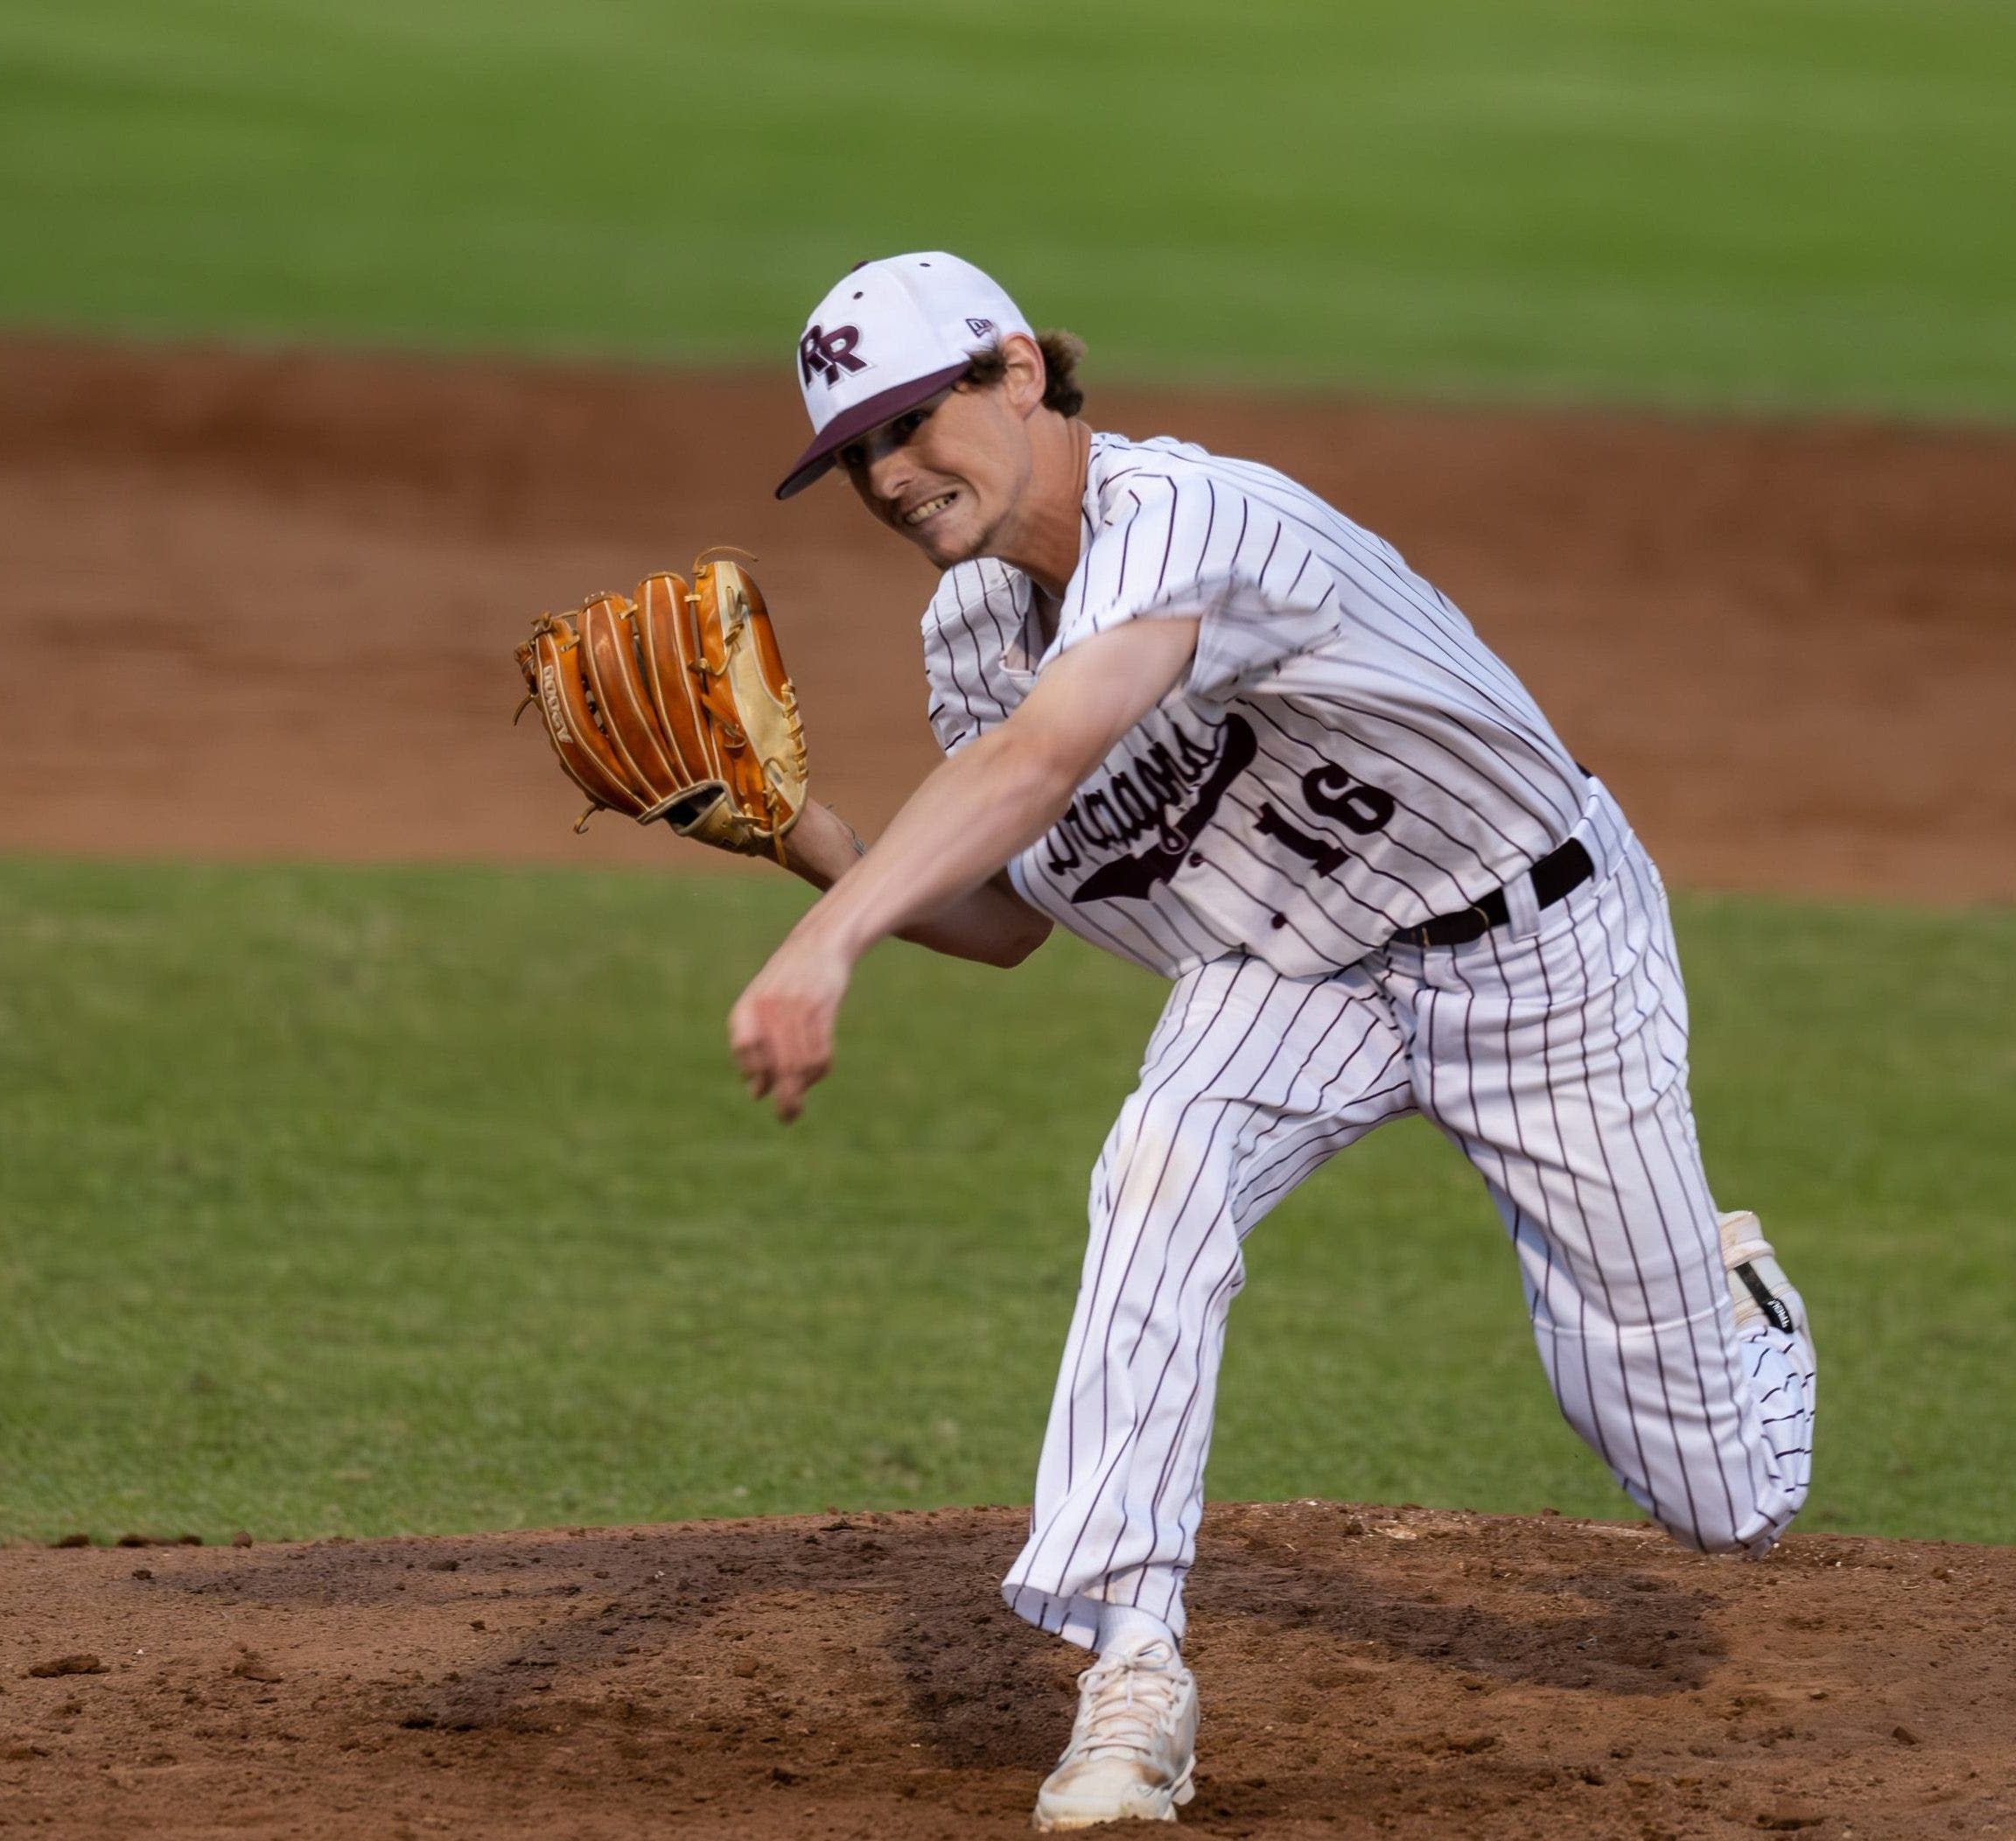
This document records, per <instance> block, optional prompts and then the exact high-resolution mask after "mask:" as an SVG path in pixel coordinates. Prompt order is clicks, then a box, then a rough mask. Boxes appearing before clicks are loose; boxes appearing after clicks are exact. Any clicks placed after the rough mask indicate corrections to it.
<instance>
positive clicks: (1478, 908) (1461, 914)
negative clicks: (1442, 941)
mask: <svg viewBox="0 0 2016 1841" xmlns="http://www.w3.org/2000/svg"><path fill="white" fill-rule="evenodd" d="M1472 915H1475V916H1476V921H1477V924H1476V926H1475V927H1474V928H1472V929H1471V930H1470V931H1469V932H1468V933H1467V934H1465V935H1463V937H1462V938H1461V939H1460V940H1452V941H1451V942H1449V943H1450V945H1452V946H1467V945H1469V943H1470V942H1472V941H1473V940H1481V939H1482V938H1483V937H1484V935H1486V934H1488V933H1489V932H1490V931H1491V917H1490V915H1489V914H1486V913H1485V912H1484V905H1483V903H1482V902H1481V901H1473V902H1472V903H1471V904H1470V906H1469V907H1466V908H1462V909H1460V910H1459V911H1458V912H1457V913H1455V914H1448V915H1446V916H1444V918H1445V919H1446V920H1450V921H1467V920H1468V919H1470V917H1471V916H1472Z"/></svg>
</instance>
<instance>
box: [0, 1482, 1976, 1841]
mask: <svg viewBox="0 0 2016 1841" xmlns="http://www.w3.org/2000/svg"><path fill="white" fill-rule="evenodd" d="M1022 1531H1023V1520H1022V1516H1020V1514H1019V1512H1011V1511H1009V1510H1006V1509H979V1510H971V1509H967V1510H946V1511H942V1512H940V1513H937V1514H932V1515H921V1516H920V1515H909V1516H820V1517H796V1518H791V1519H780V1520H774V1521H767V1522H746V1523H716V1524H696V1525H690V1526H685V1527H670V1528H648V1529H637V1530H607V1531H604V1532H599V1533H592V1534H591V1533H586V1532H576V1533H572V1534H536V1535H532V1534H527V1535H484V1536H472V1537H457V1538H444V1539H437V1540H398V1541H376V1542H360V1543H355V1544H348V1543H323V1544H316V1545H312V1546H302V1547H290V1546H274V1547H264V1546H262V1547H255V1548H251V1549H245V1550H236V1549H234V1550H215V1549H212V1550H196V1549H190V1548H186V1547H171V1548H148V1549H141V1550H133V1551H119V1550H110V1551H109V1550H105V1549H98V1550H95V1551H45V1550H33V1549H14V1550H11V1551H6V1552H0V1686H4V1691H5V1692H4V1698H0V1724H4V1727H5V1731H6V1740H5V1743H4V1746H0V1824H7V1825H8V1826H9V1828H10V1830H12V1829H13V1828H17V1827H18V1828H19V1829H20V1830H21V1831H24V1832H32V1833H36V1834H43V1835H59V1836H71V1835H75V1836H84V1835H92V1836H96V1835H128V1834H130V1835H138V1834H147V1835H155V1836H163V1837H193V1836H209V1835H220V1834H226V1833H234V1834H235V1833H256V1834H273V1835H279V1834H287V1835H297V1836H302V1837H321V1836H347V1835H356V1836H402V1835H403V1836H410V1837H423V1836H426V1835H429V1834H448V1833H454V1834H463V1835H484V1836H518V1835H525V1836H530V1835H540V1836H549V1835H567V1836H580V1837H598V1838H599V1837H608V1838H616V1837H625V1838H629V1837H634V1836H640V1835H671V1834H679V1835H689V1834H690V1835H724V1836H727V1835H734V1836H751V1837H754V1836H786V1835H788V1836H862V1837H871V1836H872V1837H897V1838H902V1837H911V1836H915V1837H920V1838H921V1837H942V1836H946V1835H951V1834H958V1835H975V1836H983V1835H1000V1836H1003V1837H1006V1836H1010V1835H1018V1834H1024V1833H1026V1832H1027V1828H1026V1824H1027V1821H1028V1810H1029V1806H1030V1803H1031V1802H1032V1800H1033V1796H1034V1792H1035V1787H1036V1785H1037V1783H1038V1782H1040V1778H1041V1776H1042V1774H1043V1772H1044V1770H1045V1769H1046V1768H1047V1766H1048V1764H1049V1762H1050V1761H1051V1759H1052V1757H1053V1755H1054V1753H1055V1752H1056V1750H1057V1749H1058V1747H1060V1746H1061V1743H1062V1741H1063V1739H1064V1736H1065V1734H1066V1733H1068V1729H1069V1719H1070V1711H1071V1706H1072V1694H1071V1674H1072V1670H1073V1669H1074V1668H1075V1666H1076V1665H1077V1664H1078V1663H1079V1662H1081V1661H1082V1656H1081V1655H1080V1652H1078V1651H1075V1650H1071V1649H1067V1648H1066V1647H1065V1646H1064V1645H1062V1644H1060V1643H1058V1642H1054V1640H1052V1639H1050V1638H1048V1637H1046V1636H1043V1635H1040V1634H1039V1633H1037V1632H1036V1631H1034V1630H1032V1629H1030V1628H1027V1627H1026V1626H1025V1625H1023V1624H1021V1623H1019V1621H1016V1620H1015V1619H1014V1618H1013V1617H1012V1616H1011V1615H1010V1614H1008V1612H1007V1611H1006V1610H1005V1609H1004V1608H1003V1607H1002V1605H1001V1603H1000V1600H999V1599H998V1597H997V1596H996V1595H995V1593H994V1590H993V1581H994V1580H995V1579H997V1578H998V1575H999V1574H1000V1572H1001V1571H1002V1569H1003V1568H1004V1567H1005V1565H1006V1564H1007V1562H1008V1560H1009V1559H1010V1558H1011V1557H1012V1554H1013V1553H1014V1551H1015V1549H1016V1547H1017V1545H1018V1544H1019V1540H1020V1538H1021V1535H1022ZM1194 1597H1195V1606H1194V1623H1193V1627H1192V1641H1191V1642H1190V1644H1189V1653H1190V1659H1191V1662H1192V1663H1193V1665H1194V1667H1195V1669H1196V1670H1197V1672H1198V1678H1199V1684H1200V1690H1201V1694H1202V1697H1203V1706H1204V1725H1203V1731H1202V1734H1201V1740H1200V1753H1199V1758H1200V1773H1199V1779H1200V1781H1199V1794H1198V1798H1197V1801H1196V1803H1194V1804H1193V1805H1192V1806H1191V1808H1190V1809H1189V1810H1187V1811H1186V1813H1185V1816H1184V1824H1185V1827H1186V1829H1187V1830H1188V1831H1194V1832H1198V1833H1202V1834H1207V1835H1264V1836H1267V1837H1294V1836H1315V1835H1341V1836H1343V1835H1362V1836H1375V1835H1379V1836H1414V1837H1423V1838H1436V1841H1444V1838H1448V1837H1453V1836H1462V1837H1466V1838H1469V1837H1505V1838H1514V1841H1530V1837H1531V1836H1533V1835H1535V1834H1563V1835H1565V1834H1572V1835H1575V1836H1577V1837H1611V1836H1614V1837H1628V1838H1630V1841H1644V1838H1647V1837H1680V1836H1723V1835H1753V1836H1754V1835H1756V1834H1758V1833H1760V1832H1789V1831H1799V1832H1804V1833H1809V1834H1812V1835H1814V1836H1816V1837H1818V1838H1823V1841H1838V1838H1845V1837H1852V1836H1864V1837H1870V1838H1876V1837H1884V1838H1896V1837H1913V1836H1926V1835H1943V1834H1950V1833H1965V1834H1970V1835H1986V1834H1992V1833H1998V1832H1999V1833H2008V1832H2011V1831H2016V1550H2001V1549H1980V1548H1966V1547H1951V1546H1942V1545H1939V1544H1931V1543H1908V1542H1879V1541H1867V1540H1851V1539H1844V1538H1839V1537H1819V1536H1816V1537H1797V1536H1796V1537H1793V1538H1792V1539H1790V1540H1789V1541H1788V1542H1787V1543H1786V1544H1784V1545H1783V1546H1782V1548H1781V1549H1780V1550H1779V1551H1777V1552H1776V1553H1775V1554H1774V1555H1773V1556H1772V1557H1771V1558H1769V1559H1768V1560H1767V1561H1765V1562H1764V1563H1762V1564H1761V1565H1752V1564H1748V1563H1746V1562H1742V1561H1737V1560H1729V1559H1710V1558H1702V1557H1700V1556H1698V1555H1691V1554H1687V1553H1684V1552H1682V1551H1679V1550H1677V1548H1675V1547H1674V1546H1672V1545H1671V1544H1670V1543H1669V1542H1668V1541H1667V1540H1666V1539H1665V1538H1664V1537H1663V1536H1660V1535H1658V1534H1656V1533H1655V1532H1653V1531H1652V1530H1649V1529H1648V1528H1644V1527H1641V1526H1630V1525H1625V1524H1604V1523H1575V1522H1568V1521H1563V1520H1548V1519H1540V1520H1515V1519H1511V1518H1501V1517H1487V1516H1461V1515H1451V1514H1444V1513H1439V1512H1432V1511H1426V1510H1399V1511H1395V1510H1389V1509H1362V1508H1348V1507H1345V1506H1342V1505H1338V1504H1333V1503H1315V1502H1309V1503H1290V1504H1284V1505H1280V1506H1277V1507H1217V1508H1214V1509H1212V1510H1211V1511H1210V1512H1209V1514H1208V1516H1207V1517H1206V1521H1205V1526H1204V1534H1203V1541H1202V1551H1201V1564H1200V1566H1199V1569H1198V1572H1197V1576H1196V1587H1195V1593H1194ZM65 1665H67V1666H68V1667H69V1668H71V1669H74V1670H81V1671H85V1672H54V1673H52V1672H47V1671H49V1670H52V1669H59V1668H61V1667H63V1666H65Z"/></svg>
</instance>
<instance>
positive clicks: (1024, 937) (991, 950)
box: [785, 803, 1050, 965]
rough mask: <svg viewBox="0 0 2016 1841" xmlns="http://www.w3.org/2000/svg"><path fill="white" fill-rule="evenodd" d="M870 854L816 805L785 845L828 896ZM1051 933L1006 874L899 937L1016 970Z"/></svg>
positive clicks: (798, 868) (802, 873)
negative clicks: (1009, 966) (1010, 882)
mask: <svg viewBox="0 0 2016 1841" xmlns="http://www.w3.org/2000/svg"><path fill="white" fill-rule="evenodd" d="M867 849H868V846H867V845H866V844H865V843H864V842H863V841H862V839H861V836H860V834H859V833H858V831H856V830H855V829H854V828H853V826H851V824H849V823H847V821H846V820H845V819H844V818H843V817H841V816H840V815H839V814H838V813H837V812H836V811H835V810H833V809H832V808H831V807H830V806H823V805H819V804H817V803H813V804H810V805H808V806H807V807H806V809H805V810H804V812H803V814H802V816H800V818H799V820H798V823H796V824H795V825H794V826H793V827H792V829H791V835H790V837H788V838H787V839H786V841H785V864H786V867H788V869H789V870H790V871H791V872H793V873H794V874H795V875H797V876H799V877H801V878H802V879H804V880H805V881H807V882H809V883H810V884H811V885H812V886H813V887H814V888H816V889H819V890H822V891H823V890H826V889H830V888H831V887H832V886H833V885H834V884H835V883H837V882H838V881H839V880H840V879H841V878H842V877H843V876H845V875H846V874H848V873H849V872H851V870H852V869H853V868H854V866H855V865H857V864H858V863H859V862H860V861H861V859H862V858H863V857H865V855H866V854H867ZM1049 933H1050V922H1049V921H1047V920H1046V919H1045V918H1044V917H1043V916H1042V915H1041V914H1038V913H1037V912H1036V910H1035V909H1034V908H1033V907H1030V906H1029V905H1028V904H1027V903H1026V902H1025V901H1024V900H1022V899H1021V897H1020V896H1019V895H1017V894H1016V893H1015V892H1014V890H1013V888H1012V886H1010V885H1009V883H1008V879H1007V876H1006V874H1005V872H1004V873H1002V874H998V875H996V876H994V877H992V878H991V879H989V880H988V881H986V882H984V883H983V884H981V885H980V886H978V887H977V888H975V889H972V890H970V891H969V892H968V893H964V894H962V895H959V896H956V897H955V898H954V899H953V900H950V901H949V902H948V903H946V904H945V905H944V906H943V907H940V908H939V909H938V910H937V911H936V912H935V913H934V914H928V915H926V916H924V917H923V918H922V919H921V920H918V921H914V922H911V923H910V924H908V925H907V926H904V927H901V928H899V929H898V930H897V935H896V937H897V938H899V939H901V940H907V941H909V942H911V943H912V944H914V945H917V946H923V947H928V948H929V949H931V950H932V951H933V952H939V953H944V954H947V955H949V956H951V957H953V958H957V959H973V960H977V961H979V962H980V963H983V964H987V965H1016V964H1019V963H1021V962H1022V961H1023V960H1024V959H1026V958H1027V957H1028V956H1029V955H1030V954H1031V953H1033V951H1035V949H1037V948H1038V947H1039V946H1040V945H1041V944H1042V943H1043V942H1044V941H1045V940H1046V939H1047V937H1048V936H1049Z"/></svg>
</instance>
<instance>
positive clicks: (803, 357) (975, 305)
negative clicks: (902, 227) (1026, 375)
mask: <svg viewBox="0 0 2016 1841" xmlns="http://www.w3.org/2000/svg"><path fill="white" fill-rule="evenodd" d="M1011 332H1020V333H1022V334H1023V335H1024V336H1025V337H1026V338H1031V339H1033V338H1034V337H1035V334H1034V333H1033V332H1031V331H1030V330H1029V322H1028V321H1027V320H1026V319H1025V318H1023V317H1022V310H1021V309H1020V308H1019V307H1018V306H1017V305H1016V304H1015V303H1014V302H1013V301H1012V300H1011V299H1009V297H1008V296H1007V295H1006V293H1005V292H1004V291H1003V290H1002V288H1001V286H1000V284H999V283H998V282H996V281H994V280H993V279H992V277H991V276H986V275H984V274H982V273H981V271H980V270H979V269H976V268H975V267H974V266H973V264H972V263H971V262H962V261H961V260H960V259H959V258H958V257H957V256H956V255H947V254H946V253H945V252H944V251H943V250H942V249H928V250H925V251H922V252H921V253H920V254H917V255H887V256H884V257H883V258H882V260H881V261H879V262H860V263H858V264H856V266H855V267H854V268H853V269H851V270H850V271H849V273H848V274H847V275H846V276H844V277H843V278H842V279H841V281H840V282H839V283H838V284H837V286H835V287H834V288H833V289H832V290H830V292H829V293H828V294H827V296H826V297H825V299H823V301H821V302H820V303H819V304H818V305H817V306H816V307H815V308H813V310H812V317H811V318H809V320H807V321H806V322H805V330H804V332H803V333H802V334H801V335H800V337H799V340H798V385H799V388H801V389H802V390H803V391H804V393H805V413H806V414H807V415H809V416H810V417H811V418H812V444H811V446H809V447H808V448H807V449H806V450H805V451H804V452H803V453H802V454H801V455H799V457H798V459H797V462H796V464H795V465H794V466H793V467H792V469H791V471H790V472H788V473H787V474H786V475H785V477H784V482H783V484H782V485H781V486H779V487H778V488H777V496H778V497H779V498H780V499H788V498H789V497H790V496H791V495H792V494H793V493H799V492H802V491H804V489H805V488H806V487H807V486H809V485H811V483H812V482H813V481H814V480H815V479H817V478H818V477H819V476H820V474H822V473H823V472H825V471H826V470H827V468H828V467H830V466H831V465H833V457H834V456H835V455H836V454H837V452H838V451H840V450H841V449H842V448H844V447H845V446H846V445H847V444H848V443H849V442H850V441H858V440H859V439H860V437H862V436H863V435H865V434H866V433H867V432H868V431H869V430H871V429H875V428H879V427H880V426H881V425H882V424H883V423H885V422H892V421H893V420H894V419H895V418H896V417H897V416H900V415H903V414H905V413H906V412H907V411H908V410H910V409H915V408H916V407H917V405H918V404H919V403H921V402H923V401H925V399H926V398H928V397H930V396H935V395H937V393H938V392H939V391H940V390H942V389H943V388H945V386H946V385H947V384H949V383H952V382H955V381H957V379H958V378H959V377H960V376H961V375H963V374H964V372H965V369H966V367H967V366H968V365H969V364H970V363H971V362H972V361H973V358H974V355H975V354H976V353H979V352H984V351H985V350H987V349H988V348H989V347H990V346H997V345H999V344H1000V343H1001V341H1002V340H1003V339H1005V338H1006V337H1007V336H1008V335H1009V334H1010V333H1011Z"/></svg>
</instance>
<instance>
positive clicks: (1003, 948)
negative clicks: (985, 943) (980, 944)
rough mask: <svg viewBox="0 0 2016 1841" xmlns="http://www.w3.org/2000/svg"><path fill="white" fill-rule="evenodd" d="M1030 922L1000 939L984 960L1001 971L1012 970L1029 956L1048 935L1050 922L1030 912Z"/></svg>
mask: <svg viewBox="0 0 2016 1841" xmlns="http://www.w3.org/2000/svg"><path fill="white" fill-rule="evenodd" d="M1029 918H1030V924H1029V925H1028V926H1027V927H1025V928H1021V929H1019V931H1018V932H1016V933H1014V934H1012V935H1009V936H1008V937H1006V938H1005V939H1003V940H1002V941H1000V942H998V944H997V946H996V948H995V949H994V950H993V951H992V952H991V953H990V954H989V955H988V956H987V961H986V963H988V964H990V965H993V966H998V967H999V969H1000V970H1003V971H1013V970H1015V968H1016V967H1017V966H1018V965H1019V964H1021V963H1022V962H1023V961H1024V960H1025V959H1026V958H1028V957H1029V956H1030V955H1031V954H1032V953H1033V952H1034V951H1035V950H1036V949H1037V948H1038V947H1039V946H1040V945H1042V943H1043V942H1045V941H1046V940H1047V939H1048V938H1049V937H1050V923H1049V921H1046V920H1044V919H1042V918H1041V917H1040V915H1036V914H1032V915H1031V916H1030V917H1029Z"/></svg>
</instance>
